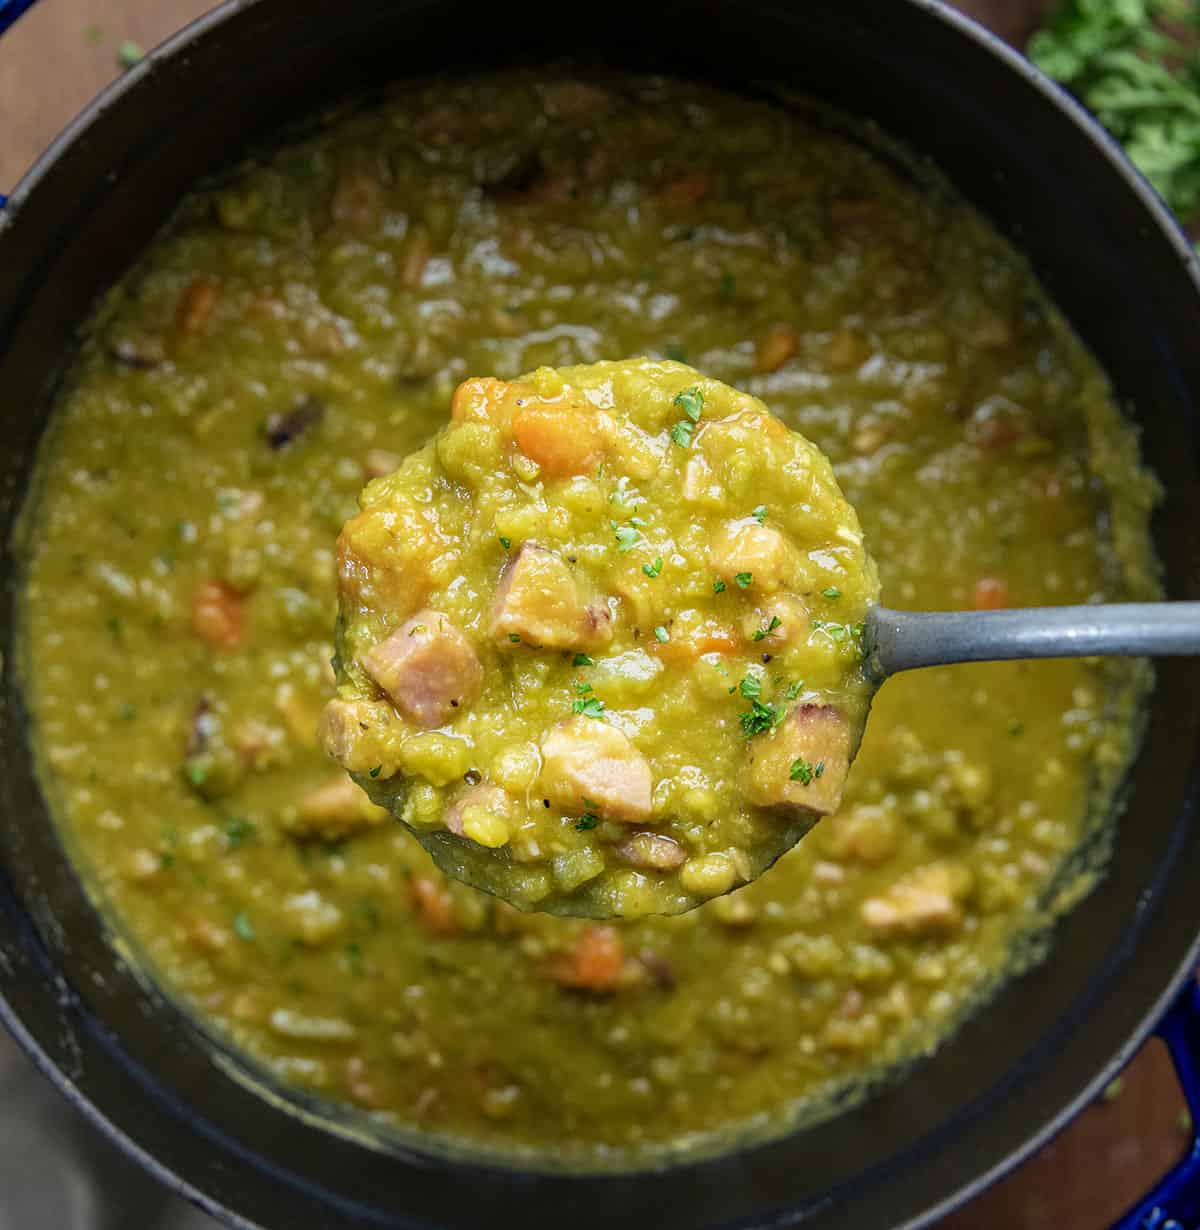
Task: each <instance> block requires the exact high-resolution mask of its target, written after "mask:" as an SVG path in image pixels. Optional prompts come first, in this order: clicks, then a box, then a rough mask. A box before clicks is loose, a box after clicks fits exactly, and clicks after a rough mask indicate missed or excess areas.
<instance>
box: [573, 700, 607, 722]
mask: <svg viewBox="0 0 1200 1230" xmlns="http://www.w3.org/2000/svg"><path fill="white" fill-rule="evenodd" d="M571 712H572V713H582V714H583V716H584V717H590V718H602V717H603V716H604V702H603V701H602V700H601V699H600V698H599V697H598V696H587V697H580V698H579V700H576V701H572V702H571Z"/></svg>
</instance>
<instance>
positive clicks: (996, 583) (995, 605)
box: [971, 577, 1009, 611]
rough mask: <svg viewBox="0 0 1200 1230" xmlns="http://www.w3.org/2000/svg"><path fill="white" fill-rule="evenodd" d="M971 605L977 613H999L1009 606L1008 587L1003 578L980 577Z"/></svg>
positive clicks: (976, 583)
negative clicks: (1002, 608)
mask: <svg viewBox="0 0 1200 1230" xmlns="http://www.w3.org/2000/svg"><path fill="white" fill-rule="evenodd" d="M971 605H972V606H974V608H975V609H976V610H977V611H998V610H1000V609H1001V607H1006V606H1008V605H1009V601H1008V585H1007V584H1006V583H1005V581H1004V579H1003V578H1002V577H980V578H979V580H978V581H976V582H975V592H974V594H973V596H972V599H971Z"/></svg>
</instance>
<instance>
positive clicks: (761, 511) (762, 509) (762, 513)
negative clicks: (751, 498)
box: [750, 504, 767, 525]
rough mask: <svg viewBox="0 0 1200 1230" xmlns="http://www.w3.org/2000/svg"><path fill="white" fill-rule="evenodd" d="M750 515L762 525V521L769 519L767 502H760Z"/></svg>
mask: <svg viewBox="0 0 1200 1230" xmlns="http://www.w3.org/2000/svg"><path fill="white" fill-rule="evenodd" d="M750 515H751V516H752V517H753V518H754V519H755V521H757V522H758V523H759V525H762V523H763V522H764V521H765V520H766V519H767V506H766V505H765V504H760V505H759V506H758V507H757V508H756V509H755V510H754V511H753V512H752V513H751V514H750Z"/></svg>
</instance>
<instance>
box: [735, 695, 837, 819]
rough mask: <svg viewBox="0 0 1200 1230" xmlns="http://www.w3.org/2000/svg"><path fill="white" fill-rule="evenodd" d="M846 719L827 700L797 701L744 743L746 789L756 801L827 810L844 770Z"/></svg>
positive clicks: (824, 813) (819, 811)
mask: <svg viewBox="0 0 1200 1230" xmlns="http://www.w3.org/2000/svg"><path fill="white" fill-rule="evenodd" d="M850 753H851V740H850V724H849V722H848V721H847V720H846V718H845V717H844V716H843V715H842V714H841V713H840V712H839V711H838V710H837V709H835V708H834V707H833V706H832V705H797V706H796V708H795V709H793V710H792V712H791V713H789V714H788V716H787V717H786V718H785V719H784V720H783V721H782V722H781V723H780V724H779V726H777V727H776V728H775V729H774V730H773V731H771V732H770V733H769V734H766V735H762V736H759V737H758V738H756V739H753V740H752V741H751V743H750V767H749V773H748V774H747V778H748V780H747V786H746V793H747V796H748V797H749V799H750V801H751V802H752V803H757V804H758V805H759V806H760V807H778V808H781V809H785V810H788V811H791V812H807V813H809V814H811V815H814V816H828V815H830V814H831V813H832V812H835V811H837V809H838V807H840V806H841V802H842V786H843V785H844V784H845V781H846V774H847V773H848V772H849V771H850Z"/></svg>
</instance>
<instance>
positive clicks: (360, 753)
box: [317, 697, 396, 773]
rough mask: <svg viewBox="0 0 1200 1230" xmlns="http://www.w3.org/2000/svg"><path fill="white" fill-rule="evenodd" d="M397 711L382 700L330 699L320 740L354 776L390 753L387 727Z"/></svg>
mask: <svg viewBox="0 0 1200 1230" xmlns="http://www.w3.org/2000/svg"><path fill="white" fill-rule="evenodd" d="M395 720H396V713H395V710H394V709H393V708H392V707H391V705H389V704H388V703H387V701H383V700H343V699H342V698H341V697H337V698H335V699H334V700H331V701H330V702H329V703H328V704H327V705H326V706H325V711H324V713H322V714H321V724H320V727H319V728H318V731H317V738H318V740H319V742H320V744H321V746H322V747H323V748H324V749H325V752H326V754H327V755H329V756H332V757H333V759H334V760H336V761H337V762H338V764H340V765H341V766H342V768H344V769H349V770H350V772H351V773H365V772H367V771H368V770H369V769H373V768H375V766H376V765H378V764H380V762H381V761H382V760H384V759H385V758H386V757H387V755H388V752H389V750H390V742H389V739H388V730H387V728H388V726H389V724H390V723H391V722H394V721H395Z"/></svg>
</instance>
